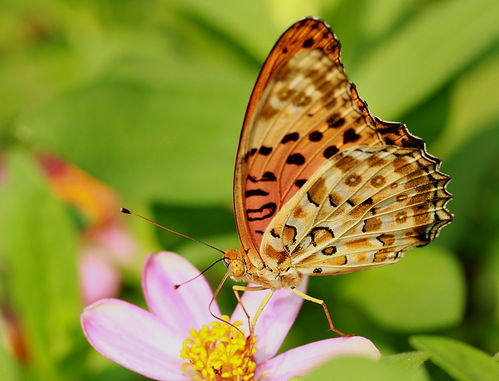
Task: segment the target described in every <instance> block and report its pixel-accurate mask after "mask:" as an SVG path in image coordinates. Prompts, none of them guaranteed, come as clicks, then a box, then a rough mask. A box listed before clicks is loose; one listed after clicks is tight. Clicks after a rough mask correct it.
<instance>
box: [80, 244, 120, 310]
mask: <svg viewBox="0 0 499 381" xmlns="http://www.w3.org/2000/svg"><path fill="white" fill-rule="evenodd" d="M78 270H79V273H80V279H81V289H82V290H81V292H82V295H83V301H84V303H85V305H88V304H90V303H93V302H95V301H97V300H99V299H103V298H110V297H113V296H116V295H117V294H118V291H119V289H120V287H121V276H120V273H119V272H118V270H117V269H115V268H114V267H113V266H112V265H111V264H110V263H109V262H108V261H106V260H105V259H103V258H102V257H101V256H99V255H96V253H95V250H94V249H93V248H86V249H84V250H83V253H82V254H81V256H80V258H79V265H78Z"/></svg>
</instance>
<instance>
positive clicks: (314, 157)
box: [234, 18, 424, 261]
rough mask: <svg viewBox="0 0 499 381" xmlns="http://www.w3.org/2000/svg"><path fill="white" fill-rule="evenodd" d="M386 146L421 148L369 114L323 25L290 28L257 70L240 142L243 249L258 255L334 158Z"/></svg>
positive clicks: (237, 188)
mask: <svg viewBox="0 0 499 381" xmlns="http://www.w3.org/2000/svg"><path fill="white" fill-rule="evenodd" d="M385 144H393V145H399V146H404V147H417V148H424V143H423V141H422V140H420V139H418V138H415V137H413V136H411V135H410V134H409V133H408V132H407V129H406V128H405V126H404V125H402V124H399V123H388V122H383V121H380V120H379V119H377V118H374V117H372V116H371V115H370V113H369V110H368V109H367V105H366V103H365V102H364V101H363V100H362V99H360V97H359V95H358V93H357V90H356V88H355V86H354V85H353V84H351V83H350V82H349V81H348V78H347V76H346V74H345V72H344V70H343V65H342V64H341V62H340V44H339V42H338V40H337V39H336V37H335V36H334V34H333V32H332V31H331V30H330V29H329V27H328V26H327V25H326V24H325V23H324V22H322V21H320V20H316V19H311V18H308V19H304V20H301V21H299V22H297V23H296V24H294V25H293V26H291V27H290V28H289V29H288V30H287V31H286V32H285V33H284V34H283V35H282V36H281V38H280V39H279V40H278V41H277V43H276V45H275V46H274V48H273V49H272V51H271V52H270V54H269V56H268V58H267V60H266V61H265V64H264V66H263V68H262V70H261V72H260V75H259V77H258V79H257V82H256V84H255V87H254V89H253V93H252V95H251V99H250V102H249V105H248V108H247V111H246V116H245V119H244V124H243V129H242V133H241V138H240V142H239V148H238V153H237V158H236V166H235V176H234V210H235V215H236V224H237V228H238V231H239V236H240V237H241V241H242V244H243V247H244V248H245V250H246V251H248V250H250V249H253V250H254V251H256V252H259V251H260V250H259V249H260V244H261V241H262V237H263V234H264V232H265V230H266V228H267V226H268V225H269V223H270V221H271V220H272V218H274V216H275V215H276V213H277V212H278V211H279V210H280V209H281V208H282V207H283V205H285V204H286V202H287V201H288V200H290V199H291V198H292V197H293V195H294V194H295V193H296V192H297V191H298V190H299V189H300V187H301V186H303V184H305V182H306V181H307V180H308V179H309V178H310V176H312V175H313V174H314V173H315V172H316V171H317V170H318V169H319V168H320V167H321V166H322V165H323V164H324V163H326V162H327V161H328V160H329V159H330V158H331V157H333V155H334V154H336V153H337V152H341V151H343V150H346V149H348V148H351V147H354V146H358V145H365V146H383V145H385ZM263 260H264V261H265V260H266V258H263Z"/></svg>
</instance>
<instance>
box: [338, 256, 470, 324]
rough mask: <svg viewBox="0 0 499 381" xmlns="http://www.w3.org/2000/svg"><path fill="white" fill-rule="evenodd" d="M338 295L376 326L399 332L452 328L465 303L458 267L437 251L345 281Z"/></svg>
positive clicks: (461, 275)
mask: <svg viewBox="0 0 499 381" xmlns="http://www.w3.org/2000/svg"><path fill="white" fill-rule="evenodd" d="M340 294H341V295H342V297H343V298H345V299H348V300H350V301H351V302H353V303H356V304H358V306H359V307H360V308H362V309H363V310H365V312H366V313H368V314H369V315H370V316H371V317H372V318H373V319H374V320H375V321H376V322H377V323H378V324H380V325H383V326H385V327H387V328H388V327H389V328H390V329H391V330H396V331H400V332H415V331H421V330H424V331H427V330H431V329H439V328H447V327H450V326H455V325H456V324H458V323H459V322H460V321H461V319H462V315H463V307H464V302H465V300H464V297H465V296H464V278H463V273H462V270H461V269H460V265H459V262H457V261H456V259H455V258H454V257H453V255H452V254H451V253H449V252H448V251H446V250H444V249H442V248H438V247H437V246H428V247H425V248H423V249H418V250H413V251H411V252H409V253H407V254H406V256H405V258H404V259H403V260H402V261H401V262H400V263H397V264H395V265H393V266H387V267H384V268H381V269H376V270H370V271H364V272H359V273H355V274H352V275H351V276H348V277H345V278H344V279H342V282H341V283H340Z"/></svg>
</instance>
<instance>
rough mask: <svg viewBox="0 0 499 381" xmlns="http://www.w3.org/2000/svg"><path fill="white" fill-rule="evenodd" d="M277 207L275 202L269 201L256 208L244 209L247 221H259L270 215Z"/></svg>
mask: <svg viewBox="0 0 499 381" xmlns="http://www.w3.org/2000/svg"><path fill="white" fill-rule="evenodd" d="M276 209H277V205H276V203H275V202H269V203H267V204H265V205H262V206H261V207H260V208H257V209H246V217H247V218H248V221H261V220H265V219H267V218H269V217H272V216H273V215H274V213H275V211H276Z"/></svg>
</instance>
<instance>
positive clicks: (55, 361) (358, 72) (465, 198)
mask: <svg viewBox="0 0 499 381" xmlns="http://www.w3.org/2000/svg"><path fill="white" fill-rule="evenodd" d="M308 15H316V16H320V17H321V18H323V19H325V20H326V21H327V22H328V23H329V24H330V25H331V27H332V29H333V30H334V31H335V33H336V34H337V36H338V37H339V39H340V40H341V42H342V47H343V49H342V58H343V63H344V65H345V68H346V71H347V73H348V75H349V76H350V79H351V80H352V81H353V82H354V83H355V84H356V85H357V87H358V89H359V93H360V95H361V96H362V97H363V98H364V99H365V100H366V101H367V102H368V104H369V105H370V109H371V111H372V113H373V114H375V115H377V116H379V117H381V118H383V119H386V120H397V121H403V122H405V123H407V124H408V126H409V128H410V130H411V132H412V133H414V134H415V135H418V136H420V137H422V138H423V139H424V140H425V141H426V142H427V144H428V147H429V151H430V152H431V153H432V154H434V155H436V156H438V157H440V158H441V159H442V160H443V165H442V170H443V172H445V173H447V174H449V175H450V176H451V177H452V179H453V181H452V182H451V183H450V185H449V190H450V192H451V193H453V195H454V201H452V202H451V203H450V204H449V208H450V210H451V211H452V212H453V213H454V214H455V215H456V219H455V221H454V222H453V223H452V224H451V225H450V226H448V227H446V228H444V229H443V231H442V233H441V236H440V237H439V238H438V239H437V240H436V241H435V242H434V243H433V244H431V245H429V246H428V247H425V248H421V249H416V250H413V251H412V252H410V253H408V255H407V256H406V258H405V259H404V260H402V261H401V262H400V263H398V264H396V265H394V266H389V267H386V268H381V269H377V270H373V271H365V272H360V273H355V274H351V275H343V276H338V277H320V278H313V279H311V282H310V287H309V293H310V294H311V295H313V296H315V297H318V298H322V299H325V300H326V301H327V302H328V305H329V308H330V311H331V312H332V315H333V320H334V322H335V325H336V326H337V327H338V328H339V329H341V330H342V331H345V332H352V333H355V334H358V335H363V336H366V337H368V338H370V339H371V340H372V341H373V342H374V343H375V344H376V345H377V346H378V347H379V348H380V349H381V351H382V352H383V353H384V354H386V355H387V357H386V360H384V361H383V362H381V363H372V362H369V361H368V360H365V361H360V360H353V359H348V360H345V361H336V362H333V363H331V364H328V366H329V367H330V368H327V369H326V368H324V369H323V370H318V373H317V374H315V375H312V376H310V377H311V378H310V379H326V380H327V379H331V378H330V376H328V375H331V374H335V375H337V377H338V379H359V380H360V379H365V377H366V375H369V377H370V378H371V379H375V380H377V379H380V380H386V379H394V380H395V379H415V380H425V379H432V380H433V379H434V380H446V379H452V378H456V379H460V380H480V379H484V380H485V379H490V380H495V379H498V378H497V377H496V376H497V373H494V372H495V370H497V363H494V361H495V360H493V359H492V358H491V357H490V356H493V355H494V354H495V353H496V352H498V351H499V276H498V274H499V238H498V237H499V236H498V234H497V228H498V226H499V166H498V165H497V163H498V161H499V86H498V85H499V2H497V1H496V0H476V1H457V0H440V1H431V0H407V1H395V0H393V1H390V0H381V1H379V0H358V1H355V2H353V1H348V0H335V1H326V0H309V1H298V0H292V1H286V0H269V1H264V0H252V1H239V2H235V1H229V0H211V1H194V0H184V1H180V0H147V1H146V0H122V1H113V0H51V1H35V0H25V1H17V0H4V1H3V2H2V5H1V9H0V216H1V217H0V237H1V238H0V308H1V313H2V321H3V323H0V335H1V337H0V344H2V343H3V344H2V345H0V373H1V372H3V374H4V375H6V376H3V377H2V379H7V380H8V379H12V380H17V379H33V380H49V379H50V380H59V379H63V380H66V379H71V380H79V379H81V380H90V379H92V380H122V379H124V380H138V379H141V376H138V375H136V374H134V373H132V372H129V371H127V370H125V369H123V368H121V367H119V366H118V365H116V364H114V363H112V362H111V361H109V360H107V359H105V358H103V357H102V356H100V355H99V354H97V352H95V351H94V350H93V349H92V348H91V347H90V346H89V345H88V343H87V342H86V340H85V339H84V337H83V335H82V333H81V330H80V327H79V313H80V312H81V310H82V308H83V305H84V301H83V300H82V297H81V294H82V291H81V289H80V288H81V286H80V285H79V279H78V278H79V277H80V278H81V273H80V276H79V275H78V270H77V267H78V265H80V266H81V261H80V258H79V257H80V255H81V253H82V247H83V246H85V245H87V244H88V242H89V240H90V241H91V240H92V239H93V238H90V239H89V237H88V236H89V233H88V232H89V231H95V230H97V231H98V230H99V229H100V228H101V227H102V226H104V225H105V224H104V225H102V224H99V223H98V222H95V219H93V220H92V217H89V212H88V210H87V209H85V207H81V205H76V206H75V203H74V202H70V201H69V202H68V196H67V195H66V197H64V195H63V196H62V197H61V194H60V190H59V192H57V191H54V182H55V183H57V173H56V174H55V175H54V172H51V171H50V170H49V171H47V167H46V166H45V167H44V166H43V165H40V164H41V162H43V160H42V159H41V155H46V154H51V155H55V156H56V157H57V158H58V160H61V161H62V162H64V163H66V164H68V163H71V164H73V165H75V166H76V167H78V168H80V169H82V170H83V171H84V172H86V173H87V174H88V175H90V176H92V178H94V179H97V180H99V181H100V182H102V183H103V184H107V185H108V186H109V189H108V192H111V193H113V195H114V196H113V197H115V202H116V205H118V206H121V204H120V202H119V201H116V200H121V202H122V203H123V205H124V206H127V207H129V208H131V209H134V210H136V211H138V212H141V213H142V214H145V215H147V216H150V217H152V218H153V219H155V220H156V221H158V222H160V223H162V224H164V225H166V226H169V227H171V228H174V229H176V230H179V231H181V232H183V233H186V234H190V235H193V236H195V237H197V238H200V239H203V240H206V241H208V242H210V243H212V244H214V245H216V246H218V247H221V248H229V247H238V238H237V234H236V230H235V225H234V221H233V215H232V201H231V200H232V173H233V165H234V163H233V161H234V157H235V153H236V148H237V141H238V137H239V133H240V126H241V123H242V119H243V116H244V111H245V108H246V104H247V101H248V99H249V95H250V92H251V89H252V86H253V84H254V82H255V80H256V76H257V73H258V71H259V69H260V66H261V64H262V63H263V60H264V59H265V57H266V55H267V53H268V52H269V50H270V48H271V47H272V45H273V44H274V42H275V41H276V39H277V38H278V37H279V35H280V34H281V33H282V32H283V31H284V29H285V28H286V27H287V26H289V25H290V24H291V23H293V22H294V21H296V20H297V19H299V18H302V17H304V16H308ZM56 172H57V171H56ZM47 174H48V176H47ZM54 178H55V180H54ZM85 184H86V183H85ZM71 185H72V184H69V185H68V186H69V188H71ZM75 187H76V186H75ZM76 188H78V187H76ZM83 188H85V186H83ZM78 189H80V188H78ZM111 189H112V191H111ZM67 192H69V194H70V196H71V194H72V193H71V192H77V193H78V192H80V193H82V194H83V196H82V197H83V199H85V197H86V196H85V195H84V194H85V190H83V191H82V190H81V189H80V190H78V191H74V190H73V191H71V190H69V191H67ZM78 194H79V193H78ZM96 198H97V199H100V198H99V196H97V197H96ZM85 200H86V199H85ZM87 201H88V200H87ZM100 201H101V202H102V203H103V204H105V202H104V201H103V200H102V199H100ZM104 207H105V205H104ZM113 207H114V204H113ZM100 208H102V206H100ZM114 210H115V209H113V211H114ZM115 211H116V215H112V216H110V217H109V216H108V217H107V218H109V219H111V220H112V221H113V222H112V223H113V224H115V225H116V226H120V229H122V230H123V231H126V232H127V234H128V235H129V239H131V240H133V241H134V242H135V243H134V244H135V249H134V250H132V251H133V255H131V257H130V258H131V259H130V258H128V259H127V260H126V261H123V260H110V261H108V262H109V263H112V264H114V265H115V270H114V271H117V272H118V274H115V276H116V277H119V278H121V279H122V280H121V283H120V284H121V286H122V287H121V291H119V296H120V297H121V298H123V299H126V300H129V301H132V302H135V303H138V304H139V305H144V302H143V297H142V294H141V289H140V271H141V265H142V262H143V259H144V258H145V256H146V254H147V253H148V252H151V251H158V250H160V249H164V250H170V251H175V252H177V253H180V254H182V255H184V256H185V257H187V258H188V259H189V260H190V261H192V262H193V263H194V264H195V265H196V266H198V267H203V266H206V265H208V264H209V263H211V262H212V261H213V260H214V259H216V258H218V257H217V256H216V255H214V253H213V252H210V251H209V250H208V249H206V248H205V247H203V246H200V245H194V244H192V243H190V242H188V241H185V240H182V239H179V238H177V237H175V236H172V235H169V234H168V233H166V232H162V231H159V230H158V229H155V228H154V227H153V226H150V225H148V224H145V223H143V222H141V221H135V220H134V219H132V218H128V219H127V218H126V217H124V216H118V212H117V210H115ZM112 213H114V212H111V214H112ZM108 214H109V212H108ZM90 215H91V213H90ZM125 219H126V220H125ZM97 220H98V219H97ZM92 221H93V222H92ZM92 237H94V236H93V235H92ZM92 242H94V241H92ZM94 246H95V245H94ZM117 251H118V252H119V250H117ZM118 254H119V253H118ZM224 271H225V269H224V268H223V266H222V265H220V266H219V267H217V269H216V270H212V271H210V272H209V273H208V274H207V276H208V278H209V279H210V281H211V282H212V285H215V284H216V282H217V281H218V280H219V279H220V278H221V276H222V274H223V273H224ZM80 282H81V279H80ZM220 303H221V305H222V308H223V310H224V311H225V312H226V313H229V312H230V311H231V309H232V308H233V306H234V304H235V300H234V298H233V295H232V293H231V292H230V289H229V287H226V288H225V291H224V292H223V294H222V295H221V296H220ZM327 337H329V334H328V332H327V331H326V322H325V319H324V316H323V312H322V309H321V308H320V307H318V306H316V305H311V304H308V303H305V304H304V307H303V308H302V310H301V312H300V315H299V317H298V319H297V321H296V324H295V326H294V327H293V328H292V330H291V332H290V334H289V336H288V337H287V339H286V341H285V344H284V347H283V348H282V349H283V350H285V349H288V348H291V347H294V346H297V345H301V344H305V343H307V342H310V341H313V340H319V339H324V338H327ZM443 337H447V338H451V339H447V338H443ZM455 340H459V341H460V342H461V343H458V342H456V341H455ZM464 343H465V344H464ZM470 346H474V347H476V348H478V349H475V350H474V349H473V348H470ZM479 350H480V351H479ZM409 351H413V353H409V354H407V353H405V352H409ZM414 351H417V352H414ZM481 351H482V352H481ZM484 352H485V353H484ZM397 353H398V355H395V354H397ZM401 353H403V354H401ZM486 354H488V355H486ZM390 355H391V356H390ZM496 358H497V357H496ZM426 359H428V361H425V360H426ZM423 362H424V364H423V365H420V364H422V363H423ZM498 377H499V376H498Z"/></svg>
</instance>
